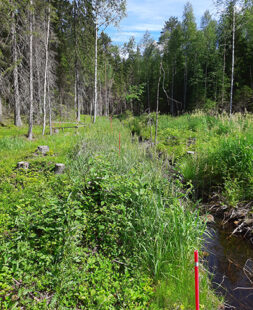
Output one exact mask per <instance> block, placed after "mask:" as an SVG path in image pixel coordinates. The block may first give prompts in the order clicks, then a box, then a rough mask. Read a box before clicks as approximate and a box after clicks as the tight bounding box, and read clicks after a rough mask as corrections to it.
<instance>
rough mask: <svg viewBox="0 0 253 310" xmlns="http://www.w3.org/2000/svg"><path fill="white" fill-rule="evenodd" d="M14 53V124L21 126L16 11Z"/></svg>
mask: <svg viewBox="0 0 253 310" xmlns="http://www.w3.org/2000/svg"><path fill="white" fill-rule="evenodd" d="M11 32H12V53H13V62H14V70H13V80H14V103H15V104H14V125H15V126H17V127H19V126H22V121H21V117H20V94H19V80H18V52H17V37H16V35H17V34H16V21H15V13H14V12H13V14H12V25H11Z"/></svg>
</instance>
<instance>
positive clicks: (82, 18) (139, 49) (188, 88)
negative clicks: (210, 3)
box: [0, 0, 253, 137]
mask: <svg viewBox="0 0 253 310" xmlns="http://www.w3.org/2000/svg"><path fill="white" fill-rule="evenodd" d="M125 2H126V1H125V0H121V1H116V0H114V1H109V0H75V1H70V0H51V1H50V0H48V1H42V0H22V1H18V0H4V1H1V3H0V32H1V35H0V121H2V117H3V115H4V116H5V115H11V114H14V122H15V124H16V125H17V126H20V125H21V123H22V119H23V120H24V119H26V118H27V119H28V120H29V123H30V127H31V128H30V131H29V135H30V137H31V131H32V124H33V122H34V121H36V122H40V123H43V124H44V127H45V126H46V123H47V119H49V122H51V119H52V118H53V117H55V116H56V115H58V116H60V117H61V118H64V117H69V112H70V111H72V112H73V111H75V114H76V118H77V120H79V119H80V114H81V113H86V114H93V115H94V118H95V117H96V115H109V114H116V113H121V112H123V111H125V110H132V111H133V112H134V113H135V114H139V113H142V112H144V111H148V110H150V111H154V110H155V109H157V103H159V107H158V109H159V111H160V112H161V113H171V114H173V115H176V114H180V113H182V112H184V111H191V110H193V109H196V108H200V109H204V110H209V109H215V110H218V111H219V110H220V111H221V110H227V111H229V110H230V109H231V111H238V110H240V111H244V110H245V109H246V110H248V111H252V110H253V77H252V75H253V72H252V70H253V68H252V63H253V2H252V1H246V2H245V1H238V0H237V1H236V0H233V1H225V0H224V1H220V3H217V12H218V13H219V19H218V21H216V20H215V19H213V18H212V16H211V15H210V13H209V12H208V11H206V12H205V14H204V16H203V17H202V20H201V25H200V28H199V29H198V28H197V25H196V22H195V18H194V13H193V9H192V6H191V4H190V3H187V4H186V5H185V8H184V12H183V18H182V21H179V20H178V19H177V18H176V17H169V18H168V20H167V21H166V22H165V24H164V27H163V29H161V36H160V38H159V41H158V42H155V41H154V40H153V39H152V38H151V36H150V35H149V33H146V34H145V35H144V37H143V39H142V40H141V42H140V43H139V44H138V45H136V43H135V40H134V38H131V39H130V40H129V42H128V43H125V44H124V45H123V46H122V47H118V46H115V45H113V44H112V42H111V39H110V37H109V36H108V35H107V34H105V33H104V31H103V30H104V29H105V27H106V26H107V25H109V24H117V23H118V22H119V21H120V19H121V18H122V17H124V15H125V5H126V3H125ZM48 115H49V117H48Z"/></svg>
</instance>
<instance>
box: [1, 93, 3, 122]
mask: <svg viewBox="0 0 253 310" xmlns="http://www.w3.org/2000/svg"><path fill="white" fill-rule="evenodd" d="M2 122H3V107H2V98H1V97H0V124H1V123H2Z"/></svg>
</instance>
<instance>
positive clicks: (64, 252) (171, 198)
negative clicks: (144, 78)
mask: <svg viewBox="0 0 253 310" xmlns="http://www.w3.org/2000/svg"><path fill="white" fill-rule="evenodd" d="M119 132H120V133H121V152H120V154H119ZM4 139H8V140H6V141H7V142H6V141H5V142H3V145H5V147H4V148H3V150H2V153H1V154H5V155H6V154H8V156H9V158H10V159H11V164H9V163H8V165H7V166H8V167H7V168H5V166H4V159H3V158H2V159H1V169H2V171H4V173H3V174H2V178H1V180H0V190H1V199H0V211H1V213H0V221H1V223H3V226H2V230H0V250H1V251H4V256H2V257H1V259H0V272H1V278H0V285H2V286H1V287H2V288H3V291H4V292H6V296H4V299H3V301H4V302H3V303H2V304H1V306H2V307H3V309H8V308H10V305H11V306H14V305H15V304H16V306H19V307H26V308H27V309H56V308H59V309H74V308H80V309H81V308H82V307H83V308H86V309H194V290H193V285H194V281H193V259H192V256H193V250H194V249H195V248H200V246H201V236H202V234H203V231H204V229H205V227H204V225H203V224H202V222H201V220H200V218H199V216H198V211H197V209H196V208H195V207H194V205H192V203H191V202H190V200H189V198H188V194H187V193H185V191H184V188H183V186H182V185H181V184H180V182H178V181H176V180H175V181H173V182H172V181H171V182H169V181H168V179H166V177H165V175H166V174H167V173H166V171H164V166H163V165H162V162H160V161H159V160H157V159H155V158H153V159H152V160H151V159H150V158H149V157H148V156H146V155H147V154H146V149H145V148H144V147H143V146H142V145H139V144H138V143H137V142H136V141H132V137H131V133H130V131H129V130H128V129H127V128H126V127H124V126H122V124H120V122H119V121H118V120H114V121H113V128H112V129H111V127H110V122H109V121H108V120H107V119H104V118H98V121H97V123H96V124H95V125H92V126H90V127H89V126H87V127H85V128H83V129H81V130H79V131H78V132H77V133H75V131H73V132H71V131H70V132H67V133H61V134H59V135H55V136H52V137H41V136H37V137H36V139H35V140H34V141H33V142H28V141H26V140H24V138H23V137H18V138H15V139H13V138H11V137H9V138H4ZM40 144H41V145H42V144H46V145H49V146H50V149H51V150H52V153H50V154H49V155H48V156H46V157H41V158H40V157H39V158H37V157H34V156H33V152H34V150H35V149H36V147H37V146H38V145H40ZM24 158H26V159H27V160H28V161H29V162H31V163H32V164H33V169H32V170H31V171H30V172H25V171H16V170H15V165H14V164H15V162H16V161H17V160H23V159H24ZM56 161H57V162H59V161H60V162H63V163H65V164H66V166H67V173H66V174H65V175H63V176H55V175H54V174H53V172H52V171H51V167H52V165H53V163H54V162H56ZM13 279H16V280H17V281H18V283H20V284H19V285H16V284H15V283H16V282H15V283H14V284H13ZM16 296H18V298H17V297H16ZM34 296H37V297H36V298H37V299H35V298H34ZM0 297H3V295H0ZM38 300H39V301H38ZM201 303H202V305H203V307H204V309H210V310H211V309H212V310H213V309H217V305H218V304H219V302H218V301H217V299H216V298H215V296H214V295H213V293H212V292H211V291H210V289H209V284H208V281H207V275H206V274H203V275H202V277H201Z"/></svg>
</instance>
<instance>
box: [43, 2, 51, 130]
mask: <svg viewBox="0 0 253 310" xmlns="http://www.w3.org/2000/svg"><path fill="white" fill-rule="evenodd" d="M50 13H51V10H50V2H49V3H48V14H47V28H46V29H47V30H46V40H45V72H44V89H43V132H42V134H43V135H44V134H45V129H46V115H47V113H46V100H47V98H46V96H47V83H48V58H49V55H48V54H49V44H48V43H49V36H50Z"/></svg>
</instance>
